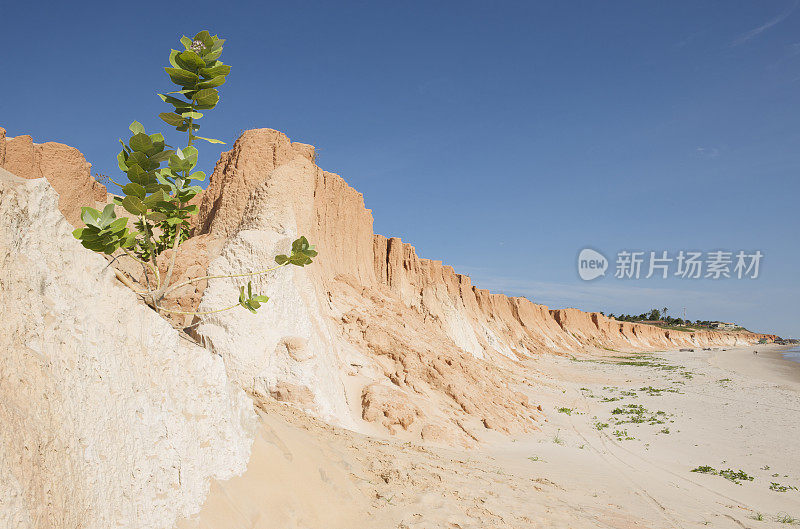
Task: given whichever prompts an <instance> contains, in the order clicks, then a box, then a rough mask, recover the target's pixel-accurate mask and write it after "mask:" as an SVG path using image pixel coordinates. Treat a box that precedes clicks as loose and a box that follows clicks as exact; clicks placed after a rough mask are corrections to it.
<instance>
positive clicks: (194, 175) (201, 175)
mask: <svg viewBox="0 0 800 529" xmlns="http://www.w3.org/2000/svg"><path fill="white" fill-rule="evenodd" d="M205 179H206V173H204V172H203V171H196V172H194V173H192V174H190V175H189V180H197V181H198V182H202V181H203V180H205Z"/></svg>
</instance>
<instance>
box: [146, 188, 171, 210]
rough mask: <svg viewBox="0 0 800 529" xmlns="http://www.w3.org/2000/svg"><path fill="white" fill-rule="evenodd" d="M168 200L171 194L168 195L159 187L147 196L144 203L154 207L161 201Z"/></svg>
mask: <svg viewBox="0 0 800 529" xmlns="http://www.w3.org/2000/svg"><path fill="white" fill-rule="evenodd" d="M167 200H169V196H167V194H166V193H165V192H164V190H163V189H159V190H158V191H156V192H155V193H153V194H152V195H150V196H149V197H147V198H145V199H144V204H143V205H146V206H150V207H153V206H154V205H156V204H158V203H159V202H166V201H167Z"/></svg>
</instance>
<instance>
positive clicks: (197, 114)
mask: <svg viewBox="0 0 800 529" xmlns="http://www.w3.org/2000/svg"><path fill="white" fill-rule="evenodd" d="M181 117H182V118H183V119H200V118H202V117H203V114H202V113H201V112H192V111H189V112H181Z"/></svg>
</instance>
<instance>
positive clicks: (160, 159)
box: [150, 151, 175, 164]
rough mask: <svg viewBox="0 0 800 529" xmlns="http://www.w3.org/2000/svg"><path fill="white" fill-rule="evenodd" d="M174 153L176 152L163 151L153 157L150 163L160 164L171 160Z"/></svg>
mask: <svg viewBox="0 0 800 529" xmlns="http://www.w3.org/2000/svg"><path fill="white" fill-rule="evenodd" d="M174 153H175V151H161V152H159V153H156V154H154V155H153V156H151V157H150V161H151V162H153V163H157V164H160V163H161V162H164V161H166V160H169V157H170V156H172V155H173V154H174Z"/></svg>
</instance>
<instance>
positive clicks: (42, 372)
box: [0, 148, 255, 529]
mask: <svg viewBox="0 0 800 529" xmlns="http://www.w3.org/2000/svg"><path fill="white" fill-rule="evenodd" d="M55 152H61V153H67V154H68V156H69V157H70V158H72V156H73V154H74V153H72V152H71V151H66V150H64V149H60V148H55ZM68 167H69V166H68ZM76 174H78V173H76ZM63 199H64V196H62V197H61V205H62V206H63V205H64V202H63ZM58 200H59V197H58V195H56V193H55V192H54V191H53V189H52V188H51V187H50V185H48V181H47V180H45V179H43V178H38V179H23V178H18V177H16V176H14V175H12V174H11V173H9V172H7V171H5V170H3V169H0V322H2V323H0V351H2V354H0V425H1V427H0V527H3V528H4V529H5V528H8V529H27V528H75V527H83V528H86V529H92V528H110V527H119V528H131V529H134V528H135V529H141V528H162V527H170V526H171V525H172V524H173V523H174V521H175V520H176V519H177V518H178V517H180V516H187V515H190V514H192V513H194V512H197V511H198V510H199V509H200V506H201V505H202V503H203V501H204V499H205V497H206V495H207V493H208V490H209V486H210V481H211V479H212V478H217V479H228V478H230V477H232V476H234V475H237V474H240V473H242V472H243V471H244V469H245V467H246V464H247V461H248V458H249V455H250V447H251V443H252V438H253V433H254V428H255V424H254V423H255V415H254V412H253V409H252V403H251V401H250V399H248V398H247V397H246V395H245V394H244V392H243V391H242V390H241V389H240V388H238V387H236V386H235V385H233V384H232V383H230V382H229V381H228V378H227V376H226V373H225V368H224V365H223V363H222V361H221V360H220V359H219V358H218V357H215V356H213V355H211V354H209V352H208V351H206V350H205V349H202V348H200V347H197V346H196V345H195V344H193V343H191V342H190V341H189V340H186V339H185V338H181V337H180V336H179V334H178V332H176V331H175V330H174V329H173V328H172V327H170V325H169V324H168V323H167V322H165V321H164V320H163V319H162V318H160V317H159V316H158V315H157V314H155V313H154V312H153V311H152V310H150V309H149V308H147V307H145V306H144V305H142V304H141V303H139V302H138V301H137V299H136V296H135V295H134V294H133V292H131V291H130V290H129V289H128V288H126V287H123V286H122V285H121V284H120V283H119V282H117V280H116V279H115V278H114V274H113V273H112V271H111V269H109V268H108V267H107V263H106V261H105V260H104V259H103V258H102V257H100V256H99V255H96V254H94V253H92V252H89V251H86V250H85V249H84V248H83V247H81V246H80V244H79V243H78V241H76V240H75V239H74V238H73V237H72V234H71V231H72V226H70V225H69V224H68V223H67V221H66V220H65V218H64V217H63V216H62V215H61V213H59V211H58V209H57V208H56V205H57V201H58Z"/></svg>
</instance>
